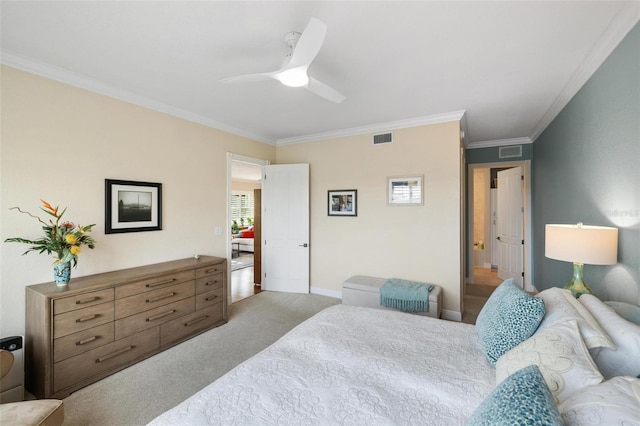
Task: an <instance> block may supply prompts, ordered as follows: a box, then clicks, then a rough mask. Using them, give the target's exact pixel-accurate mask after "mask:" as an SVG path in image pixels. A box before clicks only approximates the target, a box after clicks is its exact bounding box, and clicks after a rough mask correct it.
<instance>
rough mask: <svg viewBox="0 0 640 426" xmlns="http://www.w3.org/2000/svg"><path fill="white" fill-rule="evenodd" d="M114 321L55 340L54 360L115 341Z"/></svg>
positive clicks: (60, 359) (57, 360)
mask: <svg viewBox="0 0 640 426" xmlns="http://www.w3.org/2000/svg"><path fill="white" fill-rule="evenodd" d="M113 329H114V326H113V322H108V323H106V324H103V325H99V326H97V327H93V328H90V329H88V330H84V331H80V332H78V333H74V334H71V335H69V336H65V337H61V338H59V339H56V340H54V341H53V362H59V361H62V360H63V359H66V358H69V357H72V356H75V355H78V354H81V353H83V352H86V351H89V350H91V349H95V348H97V347H99V346H102V345H106V344H107V343H111V342H113V340H114V338H113Z"/></svg>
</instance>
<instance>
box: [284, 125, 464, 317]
mask: <svg viewBox="0 0 640 426" xmlns="http://www.w3.org/2000/svg"><path fill="white" fill-rule="evenodd" d="M277 163H279V164H285V163H309V164H310V187H311V188H310V202H311V235H310V243H311V246H310V247H311V251H310V253H311V286H312V291H316V292H325V293H329V294H331V293H334V294H335V293H337V294H339V293H340V291H341V284H342V282H343V281H344V280H345V279H346V278H348V277H349V276H351V275H357V274H362V275H373V276H380V277H398V278H404V279H411V280H419V281H427V282H431V283H435V284H439V285H441V286H442V287H443V288H444V309H446V310H448V311H449V312H448V314H451V313H452V314H453V315H451V316H452V317H456V316H458V315H459V313H460V304H461V301H460V293H461V291H460V286H461V272H460V270H461V261H462V259H461V250H460V241H461V219H460V215H459V214H458V212H460V211H461V208H462V206H461V204H460V203H461V194H460V191H461V186H462V180H461V176H462V175H461V173H462V171H461V166H460V164H461V163H460V123H459V122H449V123H441V124H434V125H429V126H421V127H414V128H407V129H401V130H395V131H394V142H393V143H392V144H388V145H375V146H374V145H372V143H371V135H361V136H352V137H346V138H339V139H333V140H324V141H319V142H311V143H304V144H296V145H288V146H281V147H278V149H277ZM415 174H422V175H424V193H425V202H424V205H423V206H390V205H387V191H386V186H387V177H388V176H402V175H405V176H406V175H415ZM331 189H357V190H358V206H357V208H358V211H357V213H358V216H357V217H335V216H333V217H329V216H328V215H327V209H328V208H327V198H328V195H327V191H328V190H331Z"/></svg>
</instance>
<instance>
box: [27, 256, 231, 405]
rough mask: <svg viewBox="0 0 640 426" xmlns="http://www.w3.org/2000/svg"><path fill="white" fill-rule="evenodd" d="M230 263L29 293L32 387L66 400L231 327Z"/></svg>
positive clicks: (207, 260)
mask: <svg viewBox="0 0 640 426" xmlns="http://www.w3.org/2000/svg"><path fill="white" fill-rule="evenodd" d="M226 274H227V261H226V259H224V258H220V257H210V256H200V258H199V259H195V258H189V259H182V260H175V261H171V262H164V263H158V264H154V265H147V266H142V267H138V268H131V269H123V270H119V271H114V272H106V273H102V274H97V275H91V276H85V277H80V278H72V279H71V282H70V283H69V285H67V286H65V287H62V288H61V287H58V286H56V285H55V284H54V283H46V284H37V285H32V286H28V287H27V288H26V298H27V300H26V344H25V357H26V361H25V370H26V371H25V373H26V387H27V389H28V390H29V391H30V392H31V393H33V394H34V395H35V396H36V397H38V398H64V397H66V396H68V395H69V394H70V393H71V392H74V391H76V390H78V389H80V388H82V387H84V386H87V385H88V384H91V383H93V382H96V381H98V380H100V379H103V378H104V377H106V376H108V375H110V374H113V373H115V372H116V371H118V370H121V369H123V368H125V367H127V366H130V365H132V364H135V363H136V362H138V361H140V360H142V359H145V358H148V357H150V356H152V355H154V354H157V353H158V352H161V351H163V350H165V349H167V348H169V347H171V346H174V345H176V344H178V343H180V342H183V341H185V340H187V339H189V338H191V337H193V336H195V335H196V334H199V333H202V332H203V331H206V330H209V329H210V328H213V327H216V326H219V325H222V324H224V323H225V322H226V321H227V303H226V300H227V296H226V281H227V279H226Z"/></svg>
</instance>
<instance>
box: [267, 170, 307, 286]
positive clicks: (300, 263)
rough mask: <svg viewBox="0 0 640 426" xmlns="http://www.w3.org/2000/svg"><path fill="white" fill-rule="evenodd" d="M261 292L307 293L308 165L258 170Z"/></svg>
mask: <svg viewBox="0 0 640 426" xmlns="http://www.w3.org/2000/svg"><path fill="white" fill-rule="evenodd" d="M262 243H263V246H262V248H263V252H262V289H263V290H270V291H285V292H289V293H309V165H308V164H275V165H269V166H263V168H262Z"/></svg>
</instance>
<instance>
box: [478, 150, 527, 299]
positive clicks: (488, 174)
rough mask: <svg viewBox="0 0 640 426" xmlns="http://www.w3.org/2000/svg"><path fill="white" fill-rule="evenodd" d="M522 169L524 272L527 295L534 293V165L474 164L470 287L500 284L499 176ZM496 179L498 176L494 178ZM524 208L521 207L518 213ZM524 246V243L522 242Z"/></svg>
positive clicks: (521, 163)
mask: <svg viewBox="0 0 640 426" xmlns="http://www.w3.org/2000/svg"><path fill="white" fill-rule="evenodd" d="M516 167H519V168H521V170H522V204H521V205H522V206H523V208H522V219H521V226H522V227H521V233H522V244H521V249H522V255H519V256H520V259H519V262H520V267H519V268H520V269H521V272H519V274H522V276H521V278H522V283H523V287H524V289H525V290H526V291H533V290H534V288H533V285H532V282H531V272H532V267H531V258H532V251H531V250H532V247H533V242H532V238H531V235H532V223H531V165H530V161H529V160H526V161H514V162H499V163H483V164H470V165H469V166H468V175H467V176H468V198H467V201H468V203H467V206H468V211H467V221H468V239H467V240H468V245H467V280H466V281H467V283H469V284H481V285H482V284H489V285H496V284H500V283H501V282H502V280H503V278H501V277H500V276H499V273H498V268H499V267H500V266H501V262H502V263H504V259H503V258H501V253H500V247H499V246H500V244H499V241H498V238H499V237H500V233H499V232H500V231H499V227H498V226H497V225H498V220H499V218H498V217H497V215H498V205H497V192H498V191H497V182H498V179H497V173H498V172H500V171H505V170H508V169H513V168H516ZM494 175H496V176H494ZM519 208H520V207H519V206H518V209H519ZM519 242H520V241H519Z"/></svg>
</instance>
